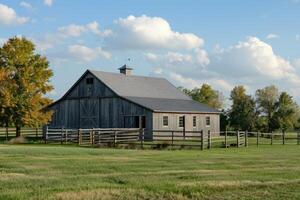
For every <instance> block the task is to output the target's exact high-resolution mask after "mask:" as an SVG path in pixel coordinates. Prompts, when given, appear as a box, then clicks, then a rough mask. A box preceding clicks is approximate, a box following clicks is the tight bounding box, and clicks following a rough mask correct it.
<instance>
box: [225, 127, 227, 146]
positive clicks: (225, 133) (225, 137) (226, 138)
mask: <svg viewBox="0 0 300 200" xmlns="http://www.w3.org/2000/svg"><path fill="white" fill-rule="evenodd" d="M225 148H227V129H225Z"/></svg>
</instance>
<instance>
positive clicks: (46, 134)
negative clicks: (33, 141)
mask: <svg viewBox="0 0 300 200" xmlns="http://www.w3.org/2000/svg"><path fill="white" fill-rule="evenodd" d="M47 137H48V126H46V130H45V135H44V140H45V144H47V139H48V138H47Z"/></svg>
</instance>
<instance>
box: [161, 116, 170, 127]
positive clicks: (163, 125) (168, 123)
mask: <svg viewBox="0 0 300 200" xmlns="http://www.w3.org/2000/svg"><path fill="white" fill-rule="evenodd" d="M165 117H167V121H168V125H165V124H164V118H165ZM162 125H163V127H169V116H168V115H163V116H162Z"/></svg>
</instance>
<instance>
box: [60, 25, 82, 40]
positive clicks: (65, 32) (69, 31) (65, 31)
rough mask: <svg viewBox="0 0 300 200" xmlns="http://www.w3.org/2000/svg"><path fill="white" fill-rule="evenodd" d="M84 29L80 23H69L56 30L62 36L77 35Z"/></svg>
mask: <svg viewBox="0 0 300 200" xmlns="http://www.w3.org/2000/svg"><path fill="white" fill-rule="evenodd" d="M85 31H86V28H85V27H84V26H81V25H76V24H70V25H68V26H63V27H59V28H58V32H59V33H60V34H61V35H62V36H63V37H79V36H80V35H81V34H82V33H84V32H85Z"/></svg>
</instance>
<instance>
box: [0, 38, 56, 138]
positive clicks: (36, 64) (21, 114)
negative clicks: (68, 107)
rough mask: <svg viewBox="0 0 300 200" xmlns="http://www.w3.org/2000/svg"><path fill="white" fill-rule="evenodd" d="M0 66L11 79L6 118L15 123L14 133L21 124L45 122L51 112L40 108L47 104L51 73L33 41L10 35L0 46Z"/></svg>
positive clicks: (17, 131) (48, 101)
mask: <svg viewBox="0 0 300 200" xmlns="http://www.w3.org/2000/svg"><path fill="white" fill-rule="evenodd" d="M0 69H2V70H5V71H6V73H8V74H9V81H10V82H13V83H14V84H13V85H12V87H11V88H9V93H10V96H11V97H12V99H11V101H12V103H11V105H12V106H11V107H10V109H9V110H10V111H11V112H12V113H9V115H10V118H11V119H12V121H13V123H14V125H15V126H16V136H17V137H18V136H20V131H21V127H23V126H31V127H37V126H39V125H41V124H45V123H47V122H48V121H49V120H50V118H51V115H52V112H51V111H47V110H44V109H43V108H44V107H45V106H47V105H48V104H49V103H51V100H50V99H49V98H46V97H45V94H46V93H47V92H49V91H51V90H52V89H53V87H52V86H51V84H50V78H51V77H52V76H53V73H52V70H51V69H49V63H48V61H47V59H46V57H42V56H41V55H39V54H36V53H35V47H34V44H33V43H32V42H31V41H29V40H27V39H25V38H17V37H14V38H11V39H9V40H8V41H7V42H6V43H5V44H4V45H3V47H2V48H0Z"/></svg>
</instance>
